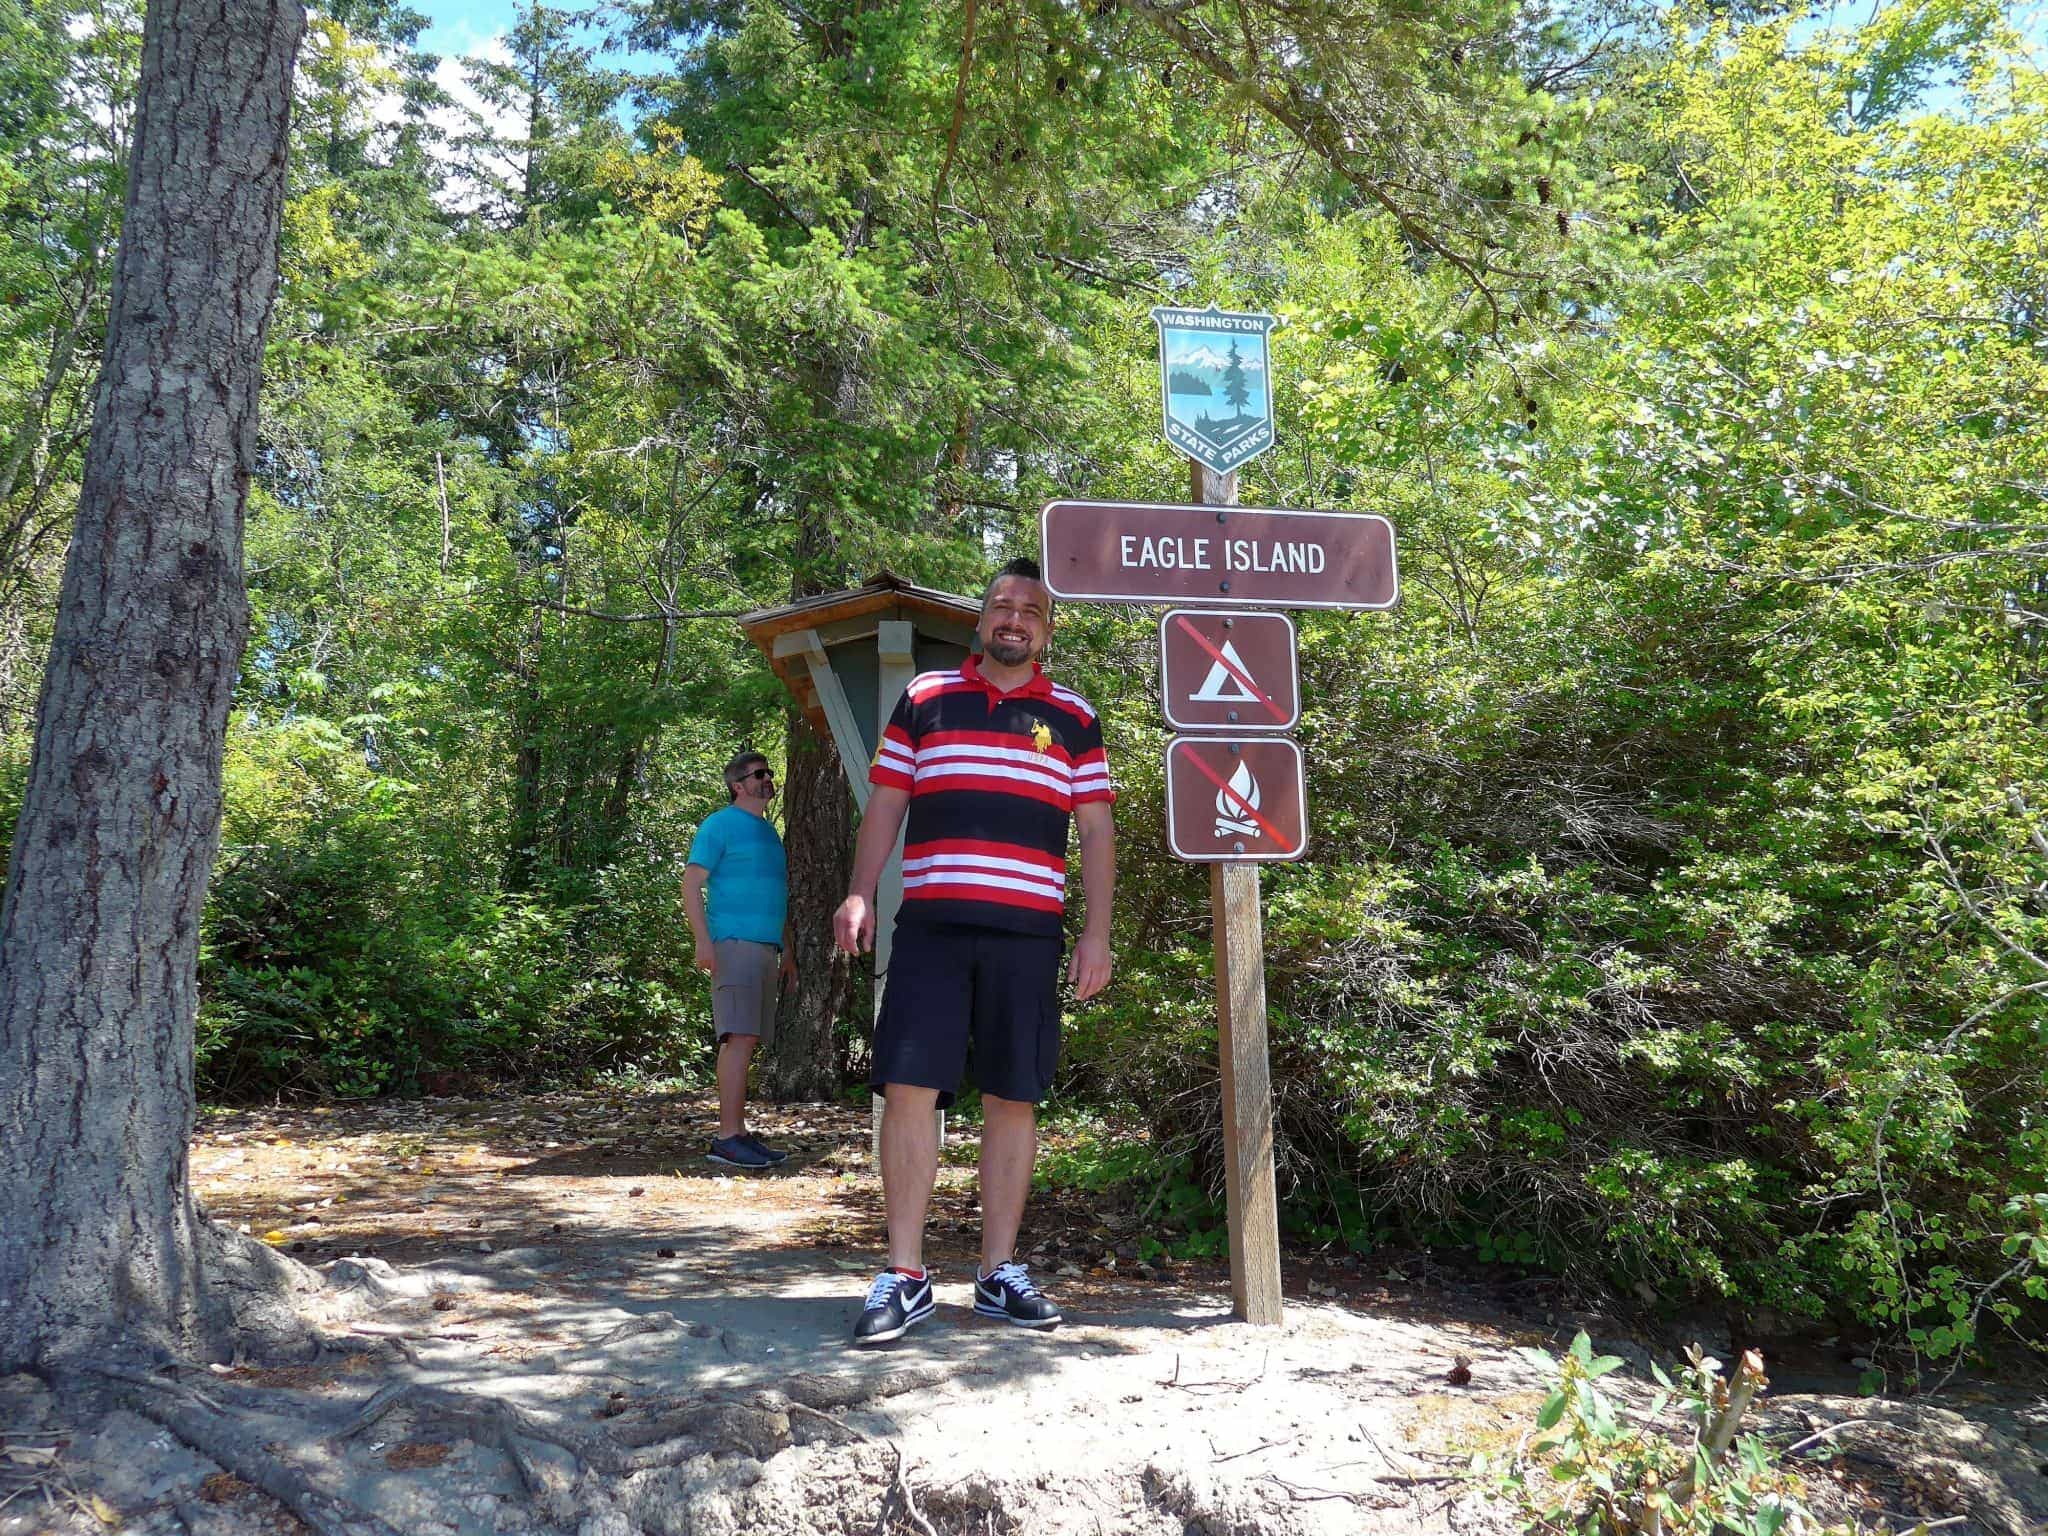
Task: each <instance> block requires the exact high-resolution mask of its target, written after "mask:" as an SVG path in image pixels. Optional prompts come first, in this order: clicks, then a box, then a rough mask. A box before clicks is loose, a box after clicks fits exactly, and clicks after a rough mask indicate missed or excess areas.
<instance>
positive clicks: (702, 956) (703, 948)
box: [697, 939, 716, 976]
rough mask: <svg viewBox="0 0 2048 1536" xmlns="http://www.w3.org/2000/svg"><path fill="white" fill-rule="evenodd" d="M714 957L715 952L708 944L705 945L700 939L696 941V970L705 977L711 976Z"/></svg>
mask: <svg viewBox="0 0 2048 1536" xmlns="http://www.w3.org/2000/svg"><path fill="white" fill-rule="evenodd" d="M715 955H716V951H714V950H713V949H712V947H711V946H710V945H709V944H707V943H705V942H704V941H703V940H702V939H699V940H698V941H697V969H698V970H700V971H702V972H703V973H704V974H705V975H706V976H709V975H711V974H712V971H713V968H714V965H715V958H714V957H715Z"/></svg>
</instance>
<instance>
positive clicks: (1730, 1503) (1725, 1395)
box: [1472, 1332, 1822, 1536]
mask: <svg viewBox="0 0 2048 1536" xmlns="http://www.w3.org/2000/svg"><path fill="white" fill-rule="evenodd" d="M1516 1353H1517V1354H1519V1355H1521V1356H1522V1357H1523V1358H1524V1359H1525V1360H1527V1361H1529V1362H1530V1363H1531V1364H1532V1365H1534V1366H1535V1367H1536V1369H1537V1370H1538V1371H1540V1372H1541V1373H1542V1375H1543V1377H1544V1379H1545V1381H1546V1382H1547V1383H1548V1384H1549V1387H1550V1391H1549V1394H1548V1395H1547V1396H1546V1397H1545V1398H1544V1400H1543V1405H1542V1407H1541V1408H1539V1409H1538V1410H1537V1413H1536V1422H1535V1425H1534V1427H1533V1431H1532V1433H1533V1438H1531V1436H1529V1435H1525V1436H1524V1437H1523V1440H1522V1443H1521V1444H1519V1445H1517V1446H1516V1448H1515V1449H1514V1450H1513V1451H1512V1452H1510V1453H1508V1454H1507V1455H1504V1456H1503V1455H1496V1454H1493V1453H1489V1452H1485V1451H1481V1452H1479V1453H1477V1454H1475V1455H1474V1456H1473V1458H1472V1472H1473V1475H1474V1476H1475V1477H1477V1478H1479V1479H1481V1480H1483V1481H1486V1482H1488V1483H1490V1484H1491V1485H1492V1487H1493V1488H1494V1489H1495V1490H1496V1491H1498V1492H1500V1493H1502V1494H1504V1495H1506V1497H1507V1498H1508V1500H1509V1501H1510V1503H1511V1504H1512V1505H1513V1506H1514V1507H1515V1509H1516V1511H1517V1512H1518V1513H1519V1514H1520V1516H1521V1518H1522V1522H1523V1525H1524V1527H1525V1528H1526V1529H1528V1530H1532V1531H1545V1532H1554V1533H1556V1536H1602V1533H1605V1536H1717V1533H1727V1536H1778V1532H1779V1531H1781V1530H1783V1529H1785V1528H1786V1527H1787V1526H1790V1527H1792V1528H1793V1529H1794V1530H1799V1531H1814V1530H1818V1529H1821V1528H1822V1527H1821V1524H1820V1522H1819V1521H1817V1520H1816V1519H1815V1518H1814V1516H1813V1514H1812V1512H1811V1511H1810V1510H1809V1509H1807V1507H1806V1505H1805V1503H1804V1502H1803V1500H1802V1498H1801V1491H1802V1490H1801V1484H1800V1482H1799V1479H1798V1478H1797V1477H1796V1476H1794V1475H1793V1474H1792V1473H1790V1472H1789V1471H1787V1470H1785V1469H1784V1468H1783V1467H1782V1466H1781V1465H1780V1464H1779V1458H1778V1456H1777V1455H1776V1454H1774V1453H1773V1452H1772V1451H1771V1450H1770V1449H1769V1448H1768V1447H1766V1446H1765V1445H1764V1443H1763V1442H1762V1441H1760V1440H1758V1439H1756V1438H1755V1437H1754V1436H1750V1435H1744V1434H1742V1433H1741V1432H1740V1429H1741V1422H1742V1419H1743V1416H1744V1414H1745V1413H1746V1412H1747V1411H1748V1409H1749V1407H1750V1406H1751V1404H1752V1403H1753V1402H1754V1401H1755V1400H1756V1398H1757V1396H1758V1394H1759V1393H1760V1392H1761V1390H1762V1388H1763V1385H1764V1383H1763V1362H1762V1360H1761V1359H1760V1358H1758V1357H1757V1356H1755V1355H1749V1356H1746V1357H1744V1359H1743V1361H1742V1362H1741V1364H1740V1365H1739V1366H1738V1368H1737V1371H1736V1374H1735V1376H1734V1378H1733V1379H1732V1380H1724V1379H1723V1377H1722V1375H1721V1362H1720V1361H1718V1360H1715V1359H1712V1358H1711V1357H1708V1356H1705V1355H1702V1354H1701V1353H1699V1352H1698V1351H1694V1352H1693V1354H1692V1355H1691V1357H1690V1358H1689V1360H1688V1361H1687V1363H1686V1365H1685V1366H1684V1368H1683V1369H1681V1370H1680V1372H1679V1375H1678V1380H1677V1381H1676V1382H1674V1381H1673V1380H1672V1379H1671V1378H1670V1377H1669V1376H1667V1375H1666V1374H1665V1373H1664V1371H1663V1369H1662V1368H1661V1367H1659V1366H1656V1365H1652V1366H1651V1367H1650V1369H1651V1372H1652V1374H1654V1375H1655V1377H1656V1379H1657V1388H1658V1390H1657V1392H1656V1394H1655V1396H1654V1397H1653V1398H1652V1399H1651V1401H1650V1404H1649V1406H1648V1407H1647V1408H1646V1409H1645V1410H1644V1411H1643V1412H1642V1413H1640V1414H1631V1413H1629V1412H1627V1411H1625V1410H1624V1409H1623V1408H1622V1407H1621V1406H1620V1405H1618V1404H1617V1403H1616V1402H1615V1401H1614V1399H1613V1398H1611V1397H1610V1396H1609V1395H1608V1394H1607V1393H1605V1392H1603V1391H1601V1390H1600V1388H1599V1386H1598V1385H1597V1383H1598V1382H1599V1381H1600V1379H1601V1378H1602V1377H1603V1376H1606V1375H1608V1374H1610V1373H1611V1372H1613V1371H1616V1370H1619V1369H1620V1368H1621V1366H1622V1364H1623V1361H1622V1360H1621V1358H1620V1357H1619V1356H1618V1355H1595V1354H1594V1353H1593V1348H1592V1341H1591V1340H1590V1339H1589V1338H1588V1337H1587V1336H1586V1334H1585V1333H1584V1332H1581V1333H1580V1334H1579V1335H1578V1336H1577V1337H1576V1338H1574V1339H1573V1340H1572V1343H1571V1348H1570V1349H1568V1350H1567V1351H1565V1353H1564V1354H1563V1355H1561V1356H1553V1355H1552V1354H1550V1352H1549V1351H1547V1350H1541V1349H1520V1350H1517V1351H1516ZM1667 1409H1668V1410H1673V1412H1672V1413H1671V1414H1670V1415H1668V1416H1667ZM1667 1417H1674V1418H1675V1419H1676V1421H1677V1422H1676V1423H1675V1424H1673V1423H1670V1422H1667Z"/></svg>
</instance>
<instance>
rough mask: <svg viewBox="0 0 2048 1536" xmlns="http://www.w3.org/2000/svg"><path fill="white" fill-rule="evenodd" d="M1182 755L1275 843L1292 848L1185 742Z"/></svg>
mask: <svg viewBox="0 0 2048 1536" xmlns="http://www.w3.org/2000/svg"><path fill="white" fill-rule="evenodd" d="M1181 755H1182V756H1183V757H1185V758H1186V759H1187V760H1188V761H1189V762H1191V763H1193V764H1194V765H1195V767H1196V769H1197V770H1198V771H1199V772H1200V773H1201V775H1202V777H1203V778H1205V779H1207V780H1208V781H1209V782H1210V783H1211V784H1214V785H1215V786H1216V787H1217V788H1218V789H1220V790H1222V791H1223V793H1224V794H1226V795H1228V796H1230V798H1231V800H1232V802H1233V803H1234V804H1236V805H1237V806H1239V807H1240V808H1241V809H1242V810H1243V811H1244V813H1245V815H1247V816H1249V817H1251V819H1252V820H1253V821H1256V822H1257V823H1258V824H1259V825H1260V826H1262V827H1264V828H1265V829H1266V835H1267V836H1268V837H1270V838H1272V839H1273V841H1274V842H1276V843H1278V844H1279V845H1280V846H1281V847H1282V848H1287V847H1291V846H1292V845H1291V844H1290V843H1289V842H1288V841H1287V839H1286V838H1284V837H1282V836H1281V835H1280V833H1279V830H1278V829H1277V828H1276V827H1274V825H1273V823H1271V822H1270V821H1268V820H1266V818H1265V817H1263V816H1261V815H1260V814H1259V813H1258V812H1257V811H1255V810H1253V809H1252V807H1251V806H1250V805H1249V804H1248V803H1247V802H1246V800H1245V798H1244V796H1243V795H1240V794H1239V793H1238V792H1237V791H1236V790H1234V789H1232V788H1231V787H1230V786H1229V785H1228V784H1227V783H1225V782H1224V781H1223V780H1222V779H1220V778H1218V777H1217V776H1216V770H1215V769H1213V768H1211V767H1210V766H1209V765H1208V764H1207V763H1205V762H1203V761H1202V760H1201V758H1199V757H1197V756H1196V755H1195V749H1194V748H1193V747H1191V746H1189V745H1188V744H1187V743H1185V742H1183V743H1181Z"/></svg>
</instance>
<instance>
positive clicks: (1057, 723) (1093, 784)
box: [868, 656, 1116, 933]
mask: <svg viewBox="0 0 2048 1536" xmlns="http://www.w3.org/2000/svg"><path fill="white" fill-rule="evenodd" d="M979 660H980V658H979V657H975V656H970V657H968V658H967V660H966V661H965V662H963V663H962V664H961V666H960V667H959V669H958V670H957V671H952V672H925V673H921V674H919V675H918V676H917V677H915V678H913V679H912V680H911V683H910V686H909V687H908V688H906V689H905V690H904V691H903V697H902V699H900V700H899V701H898V702H897V705H896V713H895V714H893V715H892V716H890V718H889V724H888V727H887V728H886V729H885V730H884V731H883V732H882V744H881V746H880V747H879V748H877V749H876V752H875V763H874V767H873V768H872V769H870V770H869V772H868V782H869V783H871V784H879V785H882V786H884V787H886V788H889V789H907V790H909V791H910V818H909V826H908V827H907V828H906V830H905V832H904V842H903V902H904V905H903V915H904V916H905V917H912V916H914V917H917V918H919V919H922V920H928V921H934V922H957V923H971V924H975V925H978V926H980V927H984V928H1007V929H1011V930H1015V931H1021V932H1024V933H1058V932H1059V930H1060V913H1061V910H1062V907H1063V905H1064V902H1065V898H1066V889H1067V827H1068V823H1069V821H1070V820H1071V818H1072V814H1073V808H1074V807H1075V806H1077V805H1086V804H1088V803H1089V802H1090V801H1091V800H1101V801H1110V800H1114V799H1115V798H1116V791H1115V790H1114V789H1113V788H1112V787H1111V786H1110V782H1109V759H1108V758H1107V757H1105V756H1104V755H1103V751H1102V725H1101V722H1100V721H1098V720H1097V719H1096V718H1095V711H1094V710H1093V709H1092V708H1090V707H1089V704H1088V701H1087V700H1086V699H1084V698H1082V697H1081V695H1079V694H1078V693H1075V692H1074V691H1073V690H1072V689H1071V688H1062V687H1060V685H1059V684H1057V683H1055V682H1053V681H1052V680H1051V679H1050V678H1048V677H1047V676H1046V675H1045V673H1044V672H1043V671H1041V670H1040V669H1039V668H1038V666H1037V665H1036V664H1035V663H1034V664H1033V665H1032V668H1031V681H1029V682H1028V683H1025V684H1024V685H1023V686H1022V687H1020V688H1014V689H1012V690H1011V691H1010V692H1008V693H1002V692H999V691H997V689H996V687H995V685H994V684H993V683H991V682H989V680H988V679H987V678H985V677H983V676H982V675H981V668H980V666H979V665H978V664H977V663H978V662H979Z"/></svg>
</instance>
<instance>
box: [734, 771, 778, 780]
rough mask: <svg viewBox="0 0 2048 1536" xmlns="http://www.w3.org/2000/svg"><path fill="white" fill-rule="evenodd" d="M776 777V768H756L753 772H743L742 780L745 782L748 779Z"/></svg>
mask: <svg viewBox="0 0 2048 1536" xmlns="http://www.w3.org/2000/svg"><path fill="white" fill-rule="evenodd" d="M774 777H775V770H774V769H773V768H756V769H755V770H754V771H753V772H752V773H743V774H741V775H740V780H741V782H743V783H744V782H745V781H746V780H748V779H772V778H774Z"/></svg>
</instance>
